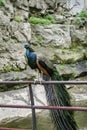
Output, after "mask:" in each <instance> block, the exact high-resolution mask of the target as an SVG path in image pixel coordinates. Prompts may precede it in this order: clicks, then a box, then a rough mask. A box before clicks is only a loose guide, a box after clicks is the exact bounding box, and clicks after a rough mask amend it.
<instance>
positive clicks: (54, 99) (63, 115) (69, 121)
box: [24, 43, 78, 130]
mask: <svg viewBox="0 0 87 130" xmlns="http://www.w3.org/2000/svg"><path fill="white" fill-rule="evenodd" d="M24 48H25V49H26V57H27V60H28V65H29V66H30V67H31V68H32V69H38V70H39V72H40V73H41V72H42V73H43V79H44V80H50V78H51V79H52V80H62V77H61V76H60V74H59V73H58V72H57V70H56V68H55V67H54V66H53V64H52V63H51V62H50V61H48V60H47V59H46V58H44V57H38V56H37V55H36V54H35V52H34V50H33V49H32V48H31V47H30V44H28V43H26V44H25V45H24ZM44 87H45V91H46V96H47V100H48V103H49V105H51V106H71V103H70V95H69V93H68V92H67V89H66V87H65V85H64V84H55V85H53V84H48V86H47V85H44ZM51 117H52V120H53V122H54V124H55V127H56V129H57V130H77V128H78V127H77V124H76V121H75V119H74V113H73V111H67V110H66V111H65V110H53V109H52V110H51Z"/></svg>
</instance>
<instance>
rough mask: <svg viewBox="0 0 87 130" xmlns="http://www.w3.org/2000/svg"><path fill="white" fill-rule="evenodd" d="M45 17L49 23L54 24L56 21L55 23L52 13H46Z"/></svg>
mask: <svg viewBox="0 0 87 130" xmlns="http://www.w3.org/2000/svg"><path fill="white" fill-rule="evenodd" d="M45 19H48V20H50V21H51V23H53V24H56V23H57V21H56V20H55V18H54V17H53V16H52V15H50V14H48V15H46V16H45Z"/></svg>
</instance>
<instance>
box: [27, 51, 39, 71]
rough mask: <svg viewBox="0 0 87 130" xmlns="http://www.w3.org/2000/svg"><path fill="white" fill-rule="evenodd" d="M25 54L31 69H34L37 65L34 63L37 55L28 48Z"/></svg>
mask: <svg viewBox="0 0 87 130" xmlns="http://www.w3.org/2000/svg"><path fill="white" fill-rule="evenodd" d="M26 56H27V59H28V64H29V66H30V67H31V68H32V69H36V67H37V65H36V60H37V56H36V54H35V53H34V52H32V51H30V50H29V49H26Z"/></svg>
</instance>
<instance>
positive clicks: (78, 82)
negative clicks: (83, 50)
mask: <svg viewBox="0 0 87 130" xmlns="http://www.w3.org/2000/svg"><path fill="white" fill-rule="evenodd" d="M0 84H14V85H17V84H87V81H73V80H72V81H44V80H42V81H20V80H19V81H0Z"/></svg>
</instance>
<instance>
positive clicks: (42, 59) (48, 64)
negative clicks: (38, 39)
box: [37, 56, 54, 69]
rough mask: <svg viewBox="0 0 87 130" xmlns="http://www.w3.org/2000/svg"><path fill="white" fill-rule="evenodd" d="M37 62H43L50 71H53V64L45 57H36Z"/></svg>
mask: <svg viewBox="0 0 87 130" xmlns="http://www.w3.org/2000/svg"><path fill="white" fill-rule="evenodd" d="M37 60H38V61H42V62H44V63H45V64H46V65H47V66H48V67H49V68H50V69H53V68H54V67H53V64H52V62H51V61H50V60H48V59H47V58H46V57H43V56H37Z"/></svg>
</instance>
